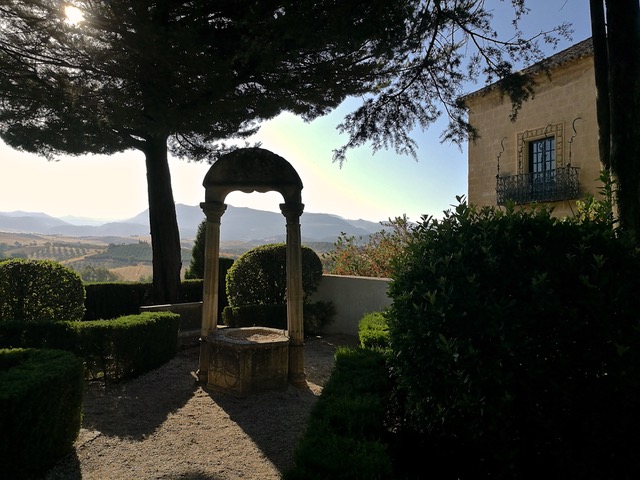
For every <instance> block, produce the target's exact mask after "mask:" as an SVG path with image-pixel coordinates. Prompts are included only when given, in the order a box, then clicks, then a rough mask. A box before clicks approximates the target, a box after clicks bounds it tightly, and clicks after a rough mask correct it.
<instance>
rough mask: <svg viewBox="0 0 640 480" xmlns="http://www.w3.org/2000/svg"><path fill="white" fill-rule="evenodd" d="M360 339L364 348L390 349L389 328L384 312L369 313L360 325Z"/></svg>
mask: <svg viewBox="0 0 640 480" xmlns="http://www.w3.org/2000/svg"><path fill="white" fill-rule="evenodd" d="M358 337H359V339H360V345H361V346H362V348H382V349H384V348H387V347H389V326H388V325H387V319H386V318H385V317H384V314H383V313H382V312H373V313H367V314H366V315H365V316H363V317H362V318H361V319H360V322H359V323H358Z"/></svg>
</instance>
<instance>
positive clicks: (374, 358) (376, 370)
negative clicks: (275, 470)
mask: <svg viewBox="0 0 640 480" xmlns="http://www.w3.org/2000/svg"><path fill="white" fill-rule="evenodd" d="M389 390H390V387H389V380H388V372H387V366H386V361H385V357H384V356H383V355H382V353H381V352H376V351H372V350H362V349H348V348H339V349H338V351H337V352H336V366H335V369H334V371H333V373H332V375H331V378H330V379H329V381H328V382H327V384H326V386H325V387H324V389H323V391H322V395H321V396H320V398H319V399H318V401H317V403H316V404H315V405H314V407H313V409H312V410H311V415H310V419H309V425H308V427H307V430H306V431H305V433H304V435H303V437H302V439H301V441H300V443H299V444H298V446H297V447H296V452H295V462H296V463H295V466H294V468H292V469H291V470H289V471H287V472H286V473H285V475H284V478H285V479H287V480H294V479H295V480H297V479H300V480H302V479H305V480H306V479H326V478H331V479H334V478H335V479H363V480H365V479H366V480H368V479H387V478H394V477H393V465H392V462H391V458H390V456H389V453H388V452H387V447H386V442H385V440H386V428H385V413H386V409H387V400H388V394H389Z"/></svg>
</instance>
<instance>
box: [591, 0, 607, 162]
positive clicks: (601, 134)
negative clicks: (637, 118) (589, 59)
mask: <svg viewBox="0 0 640 480" xmlns="http://www.w3.org/2000/svg"><path fill="white" fill-rule="evenodd" d="M589 9H590V13H591V38H592V40H593V51H594V55H593V64H594V70H595V81H596V110H597V117H598V147H599V150H600V161H601V162H602V165H603V166H604V167H605V168H606V169H607V170H609V169H610V168H611V161H610V156H609V151H610V147H611V132H610V128H609V123H610V120H611V117H610V111H609V60H608V58H609V55H608V54H607V29H606V27H605V20H604V18H605V17H604V0H589Z"/></svg>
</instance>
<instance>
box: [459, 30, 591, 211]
mask: <svg viewBox="0 0 640 480" xmlns="http://www.w3.org/2000/svg"><path fill="white" fill-rule="evenodd" d="M526 71H527V72H530V73H532V74H533V78H534V81H535V83H536V85H535V94H534V96H533V98H531V99H529V101H527V102H525V103H524V104H523V106H522V109H521V110H520V111H519V113H518V115H517V119H516V121H511V119H510V114H511V102H510V100H509V98H508V96H503V95H502V94H501V92H500V91H499V89H498V88H497V86H496V84H492V85H489V86H487V87H485V88H482V89H480V90H478V91H475V92H472V93H470V94H468V95H466V96H465V97H464V101H465V103H466V106H467V108H468V112H469V123H470V124H471V125H473V126H474V127H475V128H476V129H477V130H478V133H479V135H480V138H479V139H478V140H477V141H475V142H470V143H469V174H468V175H469V177H468V201H469V203H470V204H474V205H477V206H484V205H505V204H506V203H507V202H509V201H513V202H514V203H516V204H518V205H524V206H526V205H531V204H533V203H545V204H550V205H551V206H553V207H554V215H556V216H568V215H572V214H573V213H574V212H575V211H576V203H575V201H576V200H579V199H581V198H583V197H584V196H585V195H586V194H592V195H595V196H596V197H598V192H599V190H598V189H599V187H601V186H602V183H601V182H600V180H599V176H600V171H601V170H602V166H601V163H600V158H599V153H598V124H597V118H596V89H595V80H594V67H593V46H592V43H591V39H587V40H584V41H582V42H580V43H577V44H575V45H573V46H572V47H570V48H568V49H566V50H563V51H561V52H559V53H557V54H555V55H553V56H551V57H548V58H546V59H545V60H543V61H541V62H539V63H537V64H535V65H532V66H531V67H528V68H527V69H526Z"/></svg>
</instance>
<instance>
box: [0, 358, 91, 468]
mask: <svg viewBox="0 0 640 480" xmlns="http://www.w3.org/2000/svg"><path fill="white" fill-rule="evenodd" d="M82 372H83V369H82V363H81V362H80V360H79V359H78V358H76V357H75V356H74V355H73V354H72V353H70V352H64V351H61V350H33V349H17V350H0V432H2V434H1V435H0V465H2V477H3V478H15V479H20V478H32V477H34V476H37V475H41V474H43V473H44V472H46V470H48V469H49V468H50V467H51V466H52V465H53V464H55V463H56V462H57V461H58V460H59V459H60V458H62V457H63V456H65V455H66V454H68V453H69V452H70V451H71V450H72V448H73V442H74V440H75V439H76V437H77V436H78V432H79V431H80V423H81V416H82V415H81V413H82V394H83V388H84V383H83V373H82Z"/></svg>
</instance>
